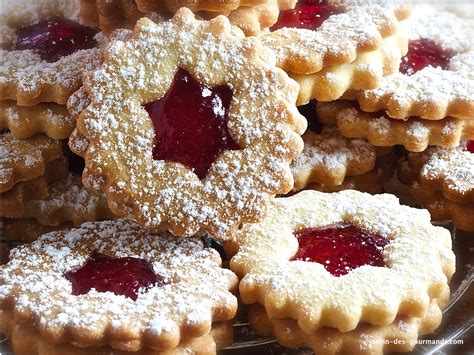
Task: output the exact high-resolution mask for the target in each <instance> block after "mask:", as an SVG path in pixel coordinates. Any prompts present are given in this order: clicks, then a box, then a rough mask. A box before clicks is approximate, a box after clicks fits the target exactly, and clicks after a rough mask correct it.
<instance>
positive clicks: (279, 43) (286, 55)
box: [260, 1, 398, 74]
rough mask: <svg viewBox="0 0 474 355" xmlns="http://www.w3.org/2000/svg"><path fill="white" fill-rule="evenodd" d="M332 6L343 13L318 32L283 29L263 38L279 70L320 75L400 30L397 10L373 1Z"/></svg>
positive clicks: (354, 57) (349, 60)
mask: <svg viewBox="0 0 474 355" xmlns="http://www.w3.org/2000/svg"><path fill="white" fill-rule="evenodd" d="M329 3H332V4H333V5H334V6H336V7H338V8H342V9H343V10H344V12H343V13H341V14H336V15H332V16H330V17H329V18H328V19H327V20H326V21H324V23H323V24H322V26H321V27H320V28H318V29H317V30H316V31H312V30H306V29H296V28H282V29H280V30H277V31H275V32H272V33H265V34H262V35H261V36H260V38H261V39H262V42H263V43H264V45H266V46H268V47H269V48H271V49H272V50H274V51H275V53H276V55H277V61H278V63H277V64H278V66H280V67H282V68H284V69H285V70H287V71H291V72H294V73H300V74H309V73H315V72H318V71H320V70H321V69H322V68H323V67H324V65H325V64H330V63H332V62H333V61H334V58H336V57H337V58H338V63H341V62H352V61H354V60H355V59H356V57H357V53H358V52H359V51H364V50H367V49H365V48H371V49H374V47H375V48H376V47H377V46H379V45H380V43H381V41H382V38H383V37H385V36H389V35H390V34H393V33H394V31H395V28H396V26H397V22H398V20H397V18H396V17H395V14H394V10H396V9H395V8H394V7H389V6H385V7H382V6H379V5H377V4H375V2H370V1H367V2H365V3H363V4H360V3H358V2H357V1H353V2H351V1H348V2H344V4H343V3H341V2H340V1H334V2H331V1H329ZM382 32H383V33H384V34H383V35H382ZM326 62H327V63H326Z"/></svg>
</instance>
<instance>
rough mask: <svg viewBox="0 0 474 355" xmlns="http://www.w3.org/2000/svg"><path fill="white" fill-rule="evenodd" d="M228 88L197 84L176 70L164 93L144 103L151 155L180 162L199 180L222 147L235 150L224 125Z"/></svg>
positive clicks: (229, 98)
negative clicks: (152, 139)
mask: <svg viewBox="0 0 474 355" xmlns="http://www.w3.org/2000/svg"><path fill="white" fill-rule="evenodd" d="M231 101H232V89H231V88H230V87H229V86H227V85H221V86H216V87H207V86H204V85H201V84H200V83H199V82H198V81H197V80H196V79H194V78H193V77H192V76H191V75H190V74H189V73H188V72H187V71H186V70H184V69H178V71H177V72H176V74H175V76H174V80H173V83H172V85H171V87H170V89H169V90H168V92H167V93H166V95H165V96H164V97H163V98H162V99H160V100H158V101H154V102H151V103H149V104H147V105H145V109H146V110H147V112H148V114H149V115H150V118H151V120H152V121H153V126H154V127H155V133H156V141H155V146H154V148H153V158H154V159H156V160H168V161H174V162H178V163H181V164H183V165H186V166H188V167H190V168H192V169H193V171H194V172H195V173H196V175H197V176H199V178H200V179H203V178H205V177H206V174H207V171H208V170H209V168H210V167H211V165H212V163H213V162H214V161H216V159H217V157H218V156H219V155H220V154H221V153H222V152H224V151H225V150H237V149H239V147H238V145H237V143H235V141H234V140H233V139H232V137H231V136H230V134H229V131H228V128H227V115H228V113H229V106H230V102H231Z"/></svg>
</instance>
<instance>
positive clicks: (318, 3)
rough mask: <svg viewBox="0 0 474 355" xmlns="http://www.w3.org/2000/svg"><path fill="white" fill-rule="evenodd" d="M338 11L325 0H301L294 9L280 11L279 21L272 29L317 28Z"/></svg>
mask: <svg viewBox="0 0 474 355" xmlns="http://www.w3.org/2000/svg"><path fill="white" fill-rule="evenodd" d="M338 13H340V11H339V10H338V9H337V8H335V7H334V6H331V5H329V4H328V3H327V1H325V0H299V1H298V3H297V4H296V6H295V8H294V9H291V10H285V11H282V12H280V16H279V17H278V21H277V23H275V24H274V25H273V26H272V27H271V28H270V30H271V31H276V30H279V29H280V28H284V27H289V28H303V29H307V30H316V29H318V28H319V27H321V25H322V24H323V22H324V21H326V20H327V19H328V17H329V16H331V15H334V14H338Z"/></svg>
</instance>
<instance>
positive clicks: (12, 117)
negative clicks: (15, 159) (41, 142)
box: [0, 100, 76, 139]
mask: <svg viewBox="0 0 474 355" xmlns="http://www.w3.org/2000/svg"><path fill="white" fill-rule="evenodd" d="M0 105H1V108H0V129H8V130H9V131H10V132H11V134H12V135H14V136H15V137H17V138H28V137H31V136H34V135H36V134H40V133H44V134H46V135H47V136H48V137H51V138H53V139H64V138H68V137H69V136H70V135H71V132H72V130H73V129H74V127H75V126H76V121H75V120H74V118H73V117H72V116H71V115H70V114H69V113H68V111H67V108H66V106H63V105H57V104H53V103H42V104H38V105H35V106H18V105H16V103H15V102H14V101H11V100H7V101H2V102H1V103H0Z"/></svg>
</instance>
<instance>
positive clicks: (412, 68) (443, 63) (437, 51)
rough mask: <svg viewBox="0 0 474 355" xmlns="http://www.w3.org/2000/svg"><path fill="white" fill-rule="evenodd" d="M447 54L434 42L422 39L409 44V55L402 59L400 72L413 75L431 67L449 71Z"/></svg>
mask: <svg viewBox="0 0 474 355" xmlns="http://www.w3.org/2000/svg"><path fill="white" fill-rule="evenodd" d="M450 58H451V56H450V55H448V54H447V53H446V52H444V51H443V50H442V49H441V48H439V47H438V45H436V43H434V42H433V41H432V40H429V39H426V38H422V39H417V40H414V41H410V42H409V43H408V53H407V55H406V56H404V57H403V58H402V62H401V64H400V72H401V73H403V74H406V75H413V74H415V73H416V72H417V71H419V70H421V69H423V68H424V67H427V66H429V65H431V66H432V67H441V68H442V69H448V65H449V59H450Z"/></svg>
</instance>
